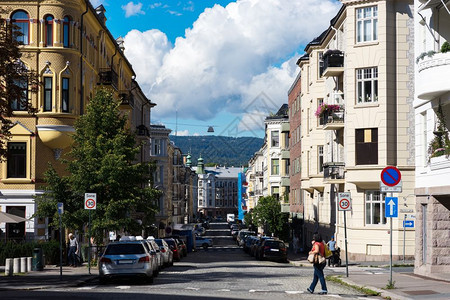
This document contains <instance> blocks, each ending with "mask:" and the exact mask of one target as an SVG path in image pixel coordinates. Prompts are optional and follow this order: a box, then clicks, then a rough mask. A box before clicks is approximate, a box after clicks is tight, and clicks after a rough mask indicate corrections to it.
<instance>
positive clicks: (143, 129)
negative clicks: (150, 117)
mask: <svg viewBox="0 0 450 300" xmlns="http://www.w3.org/2000/svg"><path fill="white" fill-rule="evenodd" d="M136 135H137V136H140V137H142V136H147V137H149V136H150V131H149V130H148V128H147V126H145V125H144V124H142V125H139V126H137V127H136Z"/></svg>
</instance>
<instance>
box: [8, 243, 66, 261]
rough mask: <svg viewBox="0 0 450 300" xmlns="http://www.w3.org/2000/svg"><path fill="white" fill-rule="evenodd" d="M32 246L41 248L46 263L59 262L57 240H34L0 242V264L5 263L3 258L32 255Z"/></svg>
mask: <svg viewBox="0 0 450 300" xmlns="http://www.w3.org/2000/svg"><path fill="white" fill-rule="evenodd" d="M34 248H42V252H43V254H44V255H45V263H46V264H57V263H58V262H59V242H57V241H48V242H42V241H36V242H26V243H17V242H12V241H8V242H3V241H1V242H0V265H1V266H4V265H5V259H7V258H16V257H28V256H33V249H34Z"/></svg>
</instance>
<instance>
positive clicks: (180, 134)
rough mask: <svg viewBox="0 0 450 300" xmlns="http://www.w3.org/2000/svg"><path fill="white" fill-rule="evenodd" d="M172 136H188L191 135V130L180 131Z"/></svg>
mask: <svg viewBox="0 0 450 300" xmlns="http://www.w3.org/2000/svg"><path fill="white" fill-rule="evenodd" d="M172 135H177V136H188V135H189V130H187V129H186V130H179V131H174V132H173V133H172Z"/></svg>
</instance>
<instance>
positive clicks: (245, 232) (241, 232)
mask: <svg viewBox="0 0 450 300" xmlns="http://www.w3.org/2000/svg"><path fill="white" fill-rule="evenodd" d="M248 235H256V232H254V231H250V230H248V229H241V230H239V232H238V234H237V235H236V243H237V245H238V246H239V247H243V246H244V238H245V237H246V236H248Z"/></svg>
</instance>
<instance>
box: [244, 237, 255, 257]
mask: <svg viewBox="0 0 450 300" xmlns="http://www.w3.org/2000/svg"><path fill="white" fill-rule="evenodd" d="M256 241H258V238H257V237H256V236H253V235H247V236H246V237H245V239H244V245H243V246H242V248H243V249H244V252H246V253H250V248H251V246H252V244H253V243H254V242H256Z"/></svg>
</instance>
